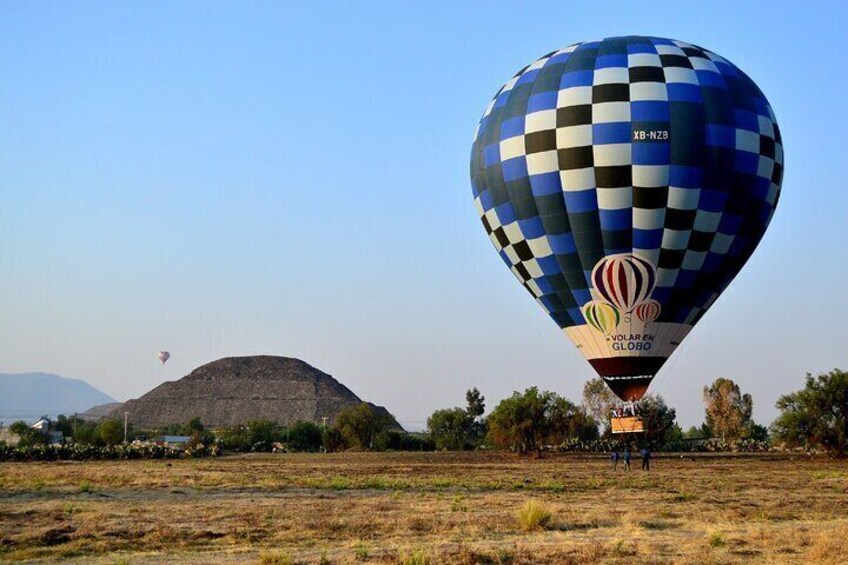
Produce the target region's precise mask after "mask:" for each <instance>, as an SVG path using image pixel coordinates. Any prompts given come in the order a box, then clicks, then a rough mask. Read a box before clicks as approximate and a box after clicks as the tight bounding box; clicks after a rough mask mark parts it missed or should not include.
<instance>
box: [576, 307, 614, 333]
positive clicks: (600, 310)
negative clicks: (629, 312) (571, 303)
mask: <svg viewBox="0 0 848 565" xmlns="http://www.w3.org/2000/svg"><path fill="white" fill-rule="evenodd" d="M583 316H585V317H586V321H587V322H589V325H591V326H592V327H593V328H595V329H596V330H598V331H599V332H603V333H605V334H611V333H612V332H613V331H614V330H615V328H616V327H618V323H619V322H620V321H621V314H619V312H618V310H617V309H616V307H615V306H613V305H612V304H609V303H607V302H603V301H601V300H592V301H591V302H587V303H586V305H585V306H584V307H583Z"/></svg>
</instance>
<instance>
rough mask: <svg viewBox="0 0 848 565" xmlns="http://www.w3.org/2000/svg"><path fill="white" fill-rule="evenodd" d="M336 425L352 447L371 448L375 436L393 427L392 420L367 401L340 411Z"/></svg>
mask: <svg viewBox="0 0 848 565" xmlns="http://www.w3.org/2000/svg"><path fill="white" fill-rule="evenodd" d="M335 427H336V428H337V429H338V430H339V431H340V432H341V434H342V436H343V437H344V438H345V441H346V443H347V444H348V445H349V446H350V447H354V448H360V449H371V448H372V447H373V446H374V438H376V437H377V435H378V434H380V433H381V432H383V431H386V430H388V429H389V428H391V427H392V420H391V418H390V417H389V416H387V415H386V414H384V413H381V412H377V411H376V410H374V409H373V408H372V407H371V405H369V404H368V403H367V402H361V403H359V404H357V405H355V406H349V407H347V408H345V409H344V410H342V411H341V412H339V415H338V416H336V424H335Z"/></svg>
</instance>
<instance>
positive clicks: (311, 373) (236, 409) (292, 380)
mask: <svg viewBox="0 0 848 565" xmlns="http://www.w3.org/2000/svg"><path fill="white" fill-rule="evenodd" d="M360 402H362V400H361V399H360V398H359V397H358V396H356V394H354V393H353V392H352V391H351V390H350V389H349V388H347V387H346V386H344V385H343V384H341V383H340V382H338V381H337V380H336V379H334V378H333V377H331V376H330V375H328V374H326V373H324V372H323V371H320V370H318V369H316V368H315V367H313V366H311V365H309V364H308V363H306V362H304V361H301V360H300V359H293V358H289V357H274V356H268V355H262V356H253V357H227V358H224V359H219V360H218V361H213V362H212V363H208V364H206V365H203V366H201V367H198V368H197V369H195V370H194V371H192V372H191V373H189V374H188V375H186V376H185V377H183V378H181V379H180V380H178V381H169V382H166V383H163V384H161V385H159V386H158V387H156V388H154V389H153V390H151V391H150V392H148V393H147V394H145V395H144V396H142V397H140V398H138V399H136V400H129V401H127V402H125V403H124V404H123V405H122V406H121V407H120V409H119V412H120V414H118V413H117V412H116V413H115V415H116V416H121V417H123V412H127V413H128V417H129V420H130V422H132V423H133V424H136V425H139V426H161V425H165V424H174V423H184V422H186V421H188V420H189V419H191V418H194V417H199V418H200V419H201V421H202V422H203V423H204V424H205V425H207V426H231V425H235V424H239V423H244V422H247V421H248V420H254V419H269V420H275V421H277V422H280V423H283V424H291V423H294V422H297V421H299V420H302V421H307V422H315V423H321V421H322V418H323V417H326V418H328V423H329V424H332V423H333V421H334V420H335V418H336V416H337V415H338V413H339V412H340V411H341V410H342V409H343V408H345V407H347V406H351V405H354V404H358V403H360ZM372 406H373V405H372ZM374 408H375V409H377V410H379V411H381V412H384V413H386V414H388V411H387V410H386V409H385V408H383V407H381V406H374ZM395 423H396V422H395ZM397 427H398V428H400V425H399V424H397Z"/></svg>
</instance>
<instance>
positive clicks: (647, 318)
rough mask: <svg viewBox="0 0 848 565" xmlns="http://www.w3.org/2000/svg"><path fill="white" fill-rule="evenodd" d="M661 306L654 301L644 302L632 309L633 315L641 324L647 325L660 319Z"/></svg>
mask: <svg viewBox="0 0 848 565" xmlns="http://www.w3.org/2000/svg"><path fill="white" fill-rule="evenodd" d="M660 312H662V306H660V303H659V302H657V301H656V300H646V301H644V302H642V303H641V304H639V305H638V306H636V308H634V309H633V313H634V314H636V317H637V318H639V320H640V321H641V322H644V323H645V324H648V323H650V322H654V321H656V319H657V318H659V317H660Z"/></svg>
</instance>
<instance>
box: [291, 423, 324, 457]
mask: <svg viewBox="0 0 848 565" xmlns="http://www.w3.org/2000/svg"><path fill="white" fill-rule="evenodd" d="M286 437H288V447H289V449H291V450H292V451H318V450H320V449H321V445H322V443H323V439H324V433H323V432H322V430H321V426H319V425H317V424H314V423H312V422H297V423H296V424H295V425H293V426H291V427H290V428H289V429H288V432H287V433H286Z"/></svg>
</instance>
